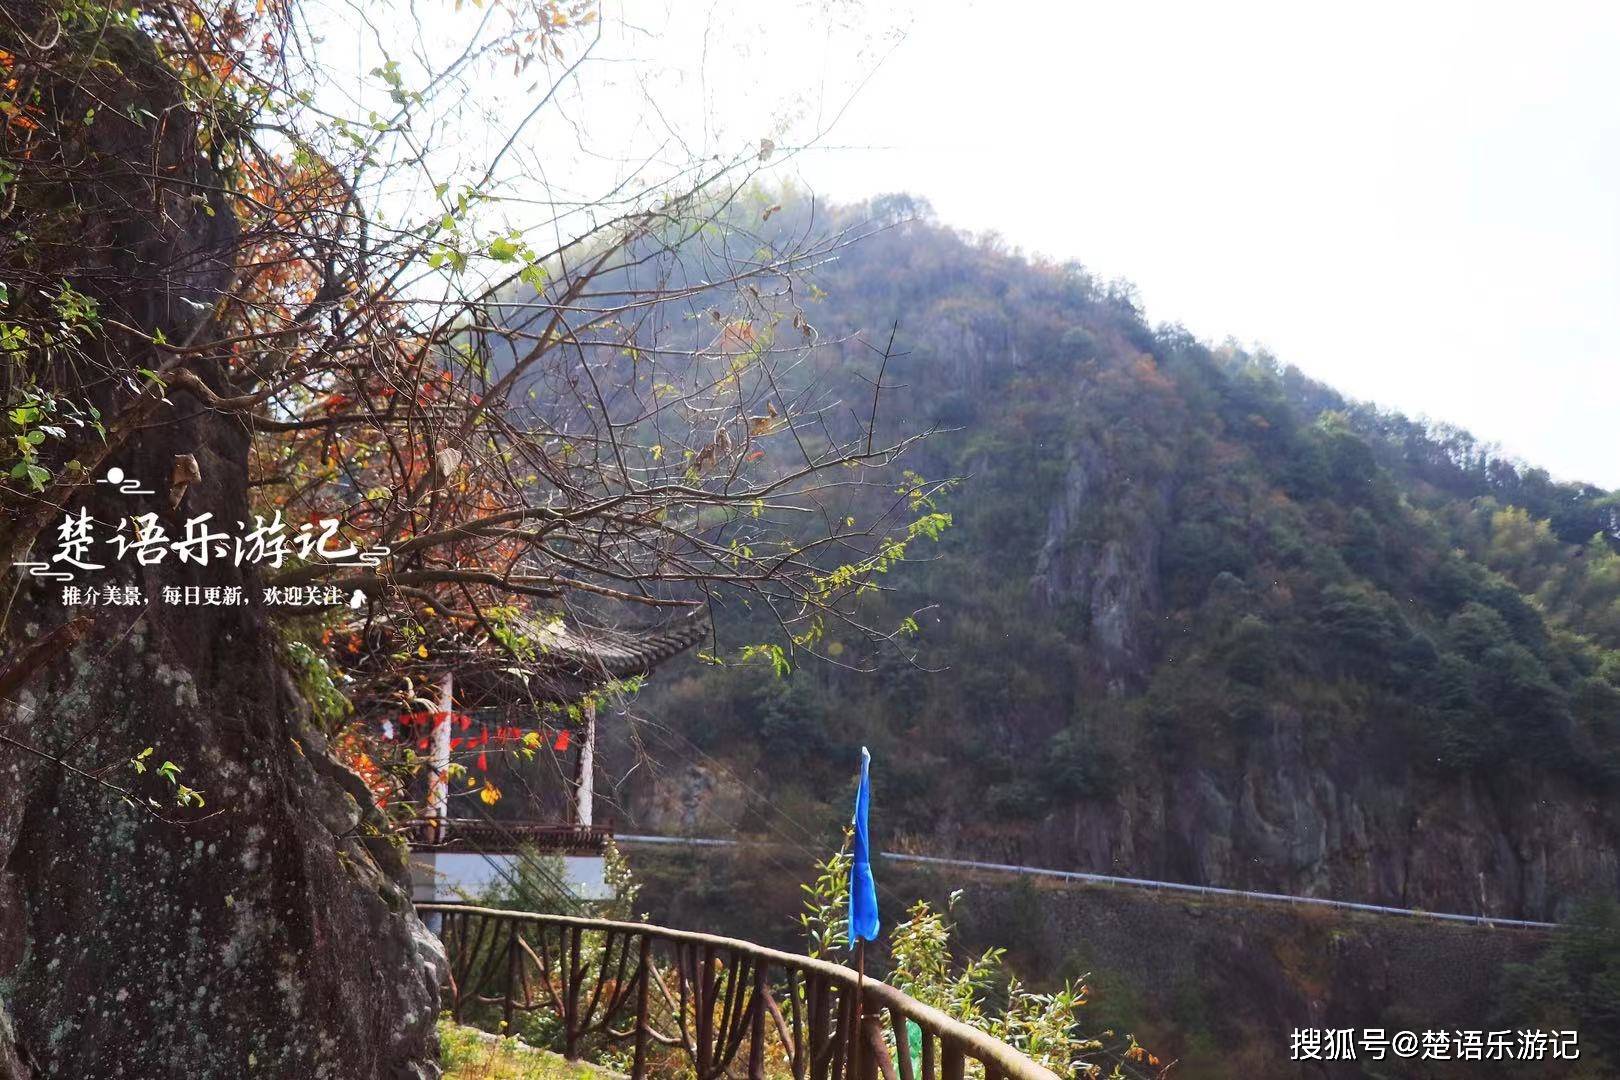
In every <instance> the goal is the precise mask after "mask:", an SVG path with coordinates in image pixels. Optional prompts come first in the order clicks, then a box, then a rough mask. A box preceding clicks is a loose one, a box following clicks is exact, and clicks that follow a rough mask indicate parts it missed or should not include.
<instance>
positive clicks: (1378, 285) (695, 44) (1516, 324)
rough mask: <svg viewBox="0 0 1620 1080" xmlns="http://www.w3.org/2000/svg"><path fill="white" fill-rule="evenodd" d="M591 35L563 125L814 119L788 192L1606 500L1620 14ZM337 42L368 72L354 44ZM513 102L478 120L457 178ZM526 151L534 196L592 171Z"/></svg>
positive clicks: (453, 25) (724, 128) (827, 2)
mask: <svg viewBox="0 0 1620 1080" xmlns="http://www.w3.org/2000/svg"><path fill="white" fill-rule="evenodd" d="M330 2H331V3H334V4H336V5H338V7H339V8H340V9H341V8H348V10H350V11H351V12H352V11H354V10H359V11H367V10H369V9H370V0H330ZM604 2H605V3H606V4H607V5H608V6H609V8H610V11H609V19H608V24H609V25H617V26H620V27H624V26H626V25H628V26H629V27H630V28H631V29H630V30H629V31H628V32H626V33H624V34H623V36H621V37H620V38H619V39H618V40H617V41H616V42H615V43H613V44H612V45H610V46H607V47H605V54H607V55H610V56H611V57H612V59H610V60H609V61H608V62H606V63H604V64H601V65H599V66H598V71H599V72H601V73H602V74H600V75H598V76H596V79H597V81H596V82H594V83H592V84H591V85H590V86H589V87H588V88H584V89H581V90H579V91H578V92H577V96H578V99H579V102H580V104H579V110H580V111H579V112H578V113H577V114H576V115H577V116H578V117H580V118H583V119H584V120H585V121H586V122H585V125H584V126H585V127H586V128H589V129H590V130H591V132H592V133H593V135H597V134H602V133H606V135H607V138H608V139H609V140H611V138H612V137H613V135H614V134H615V132H614V130H613V129H614V128H615V127H616V126H617V128H619V129H621V131H620V132H619V134H623V135H624V136H625V138H626V142H627V145H628V144H629V143H631V142H634V141H635V139H636V138H640V137H641V136H642V134H643V133H645V132H646V131H648V130H652V129H657V128H662V127H663V126H664V125H669V126H670V128H671V129H672V130H673V129H678V130H680V132H681V136H680V140H679V141H680V145H681V146H682V147H685V148H689V149H691V150H692V152H694V153H698V154H705V153H725V154H729V153H732V152H735V151H736V150H737V149H738V148H739V147H740V146H741V147H746V146H751V145H757V139H758V138H759V137H760V136H762V135H765V134H767V133H768V134H772V135H775V136H777V137H778V140H779V141H783V140H784V139H785V140H786V141H785V143H784V145H786V144H790V143H792V142H794V141H795V140H794V139H792V138H791V137H790V136H788V135H786V134H784V133H787V132H789V131H790V129H792V130H796V131H803V130H806V129H807V128H815V127H817V126H819V125H820V124H821V123H822V122H824V121H825V120H826V119H827V118H828V117H830V116H833V115H835V114H836V115H838V117H839V118H838V122H837V124H836V125H835V126H834V127H833V129H832V131H831V132H830V134H829V135H828V136H827V137H826V139H825V140H824V142H823V147H824V148H823V149H820V150H813V151H809V152H807V153H804V154H800V155H798V156H796V157H793V158H791V159H790V160H789V162H788V163H787V164H785V165H783V166H782V168H783V169H785V170H787V171H788V172H789V173H792V174H796V176H797V177H798V178H799V179H800V180H801V181H802V182H804V183H806V184H807V185H808V186H810V187H812V188H813V189H814V190H815V191H816V192H817V193H818V194H820V195H822V196H824V197H828V198H832V199H835V200H849V199H857V198H861V197H864V196H867V195H872V194H879V193H884V192H892V191H909V192H912V193H915V194H919V195H922V196H925V197H926V198H927V199H928V200H929V201H930V202H932V204H933V205H934V208H935V210H936V211H937V213H938V215H939V217H940V218H941V219H942V220H943V221H945V222H946V223H948V224H952V225H956V226H959V227H962V228H967V229H971V230H974V231H980V230H994V231H996V232H999V233H1000V234H1002V236H1003V237H1005V238H1006V239H1007V240H1008V241H1010V242H1012V243H1013V244H1016V245H1018V246H1020V247H1022V248H1023V249H1025V250H1026V251H1029V252H1039V253H1042V254H1045V255H1048V256H1051V257H1054V258H1058V259H1067V258H1076V259H1079V260H1080V261H1081V262H1083V263H1084V264H1085V265H1086V266H1087V267H1088V268H1090V269H1091V270H1092V271H1093V273H1095V274H1097V275H1098V276H1100V277H1103V278H1113V277H1124V278H1127V279H1129V280H1131V281H1133V282H1134V283H1135V284H1136V285H1137V287H1138V288H1139V290H1140V294H1141V297H1142V300H1143V302H1144V304H1145V305H1146V308H1147V313H1148V317H1149V318H1150V319H1151V320H1152V321H1154V322H1180V323H1182V324H1184V325H1185V326H1186V327H1187V328H1188V329H1190V330H1192V331H1193V332H1194V333H1196V334H1197V335H1198V336H1199V337H1201V338H1204V339H1205V340H1207V341H1210V342H1211V343H1219V342H1221V341H1222V340H1224V339H1226V338H1227V337H1232V338H1236V339H1237V340H1238V341H1239V342H1241V343H1243V344H1245V345H1250V346H1253V345H1262V346H1264V347H1266V348H1268V349H1270V350H1271V351H1272V352H1273V353H1274V354H1275V355H1276V356H1278V357H1279V358H1280V359H1281V360H1283V361H1284V362H1286V363H1292V364H1297V365H1298V366H1299V367H1300V368H1302V369H1303V370H1305V371H1306V372H1307V373H1309V374H1311V375H1313V376H1315V377H1317V378H1320V379H1322V380H1324V381H1326V382H1328V383H1330V384H1332V385H1333V386H1335V387H1337V388H1339V389H1340V390H1342V391H1344V392H1345V393H1348V394H1350V395H1352V396H1354V397H1358V398H1363V399H1368V400H1373V401H1377V402H1379V403H1380V404H1383V405H1386V406H1390V407H1394V408H1399V409H1401V410H1402V411H1404V412H1407V413H1408V414H1410V415H1414V416H1415V415H1427V416H1430V417H1433V418H1435V419H1439V420H1446V421H1450V422H1452V423H1455V424H1460V425H1462V426H1464V427H1467V428H1469V429H1470V430H1472V431H1473V432H1474V434H1475V435H1476V436H1478V437H1480V438H1481V439H1484V440H1486V441H1491V442H1497V443H1500V444H1501V445H1502V446H1503V448H1504V449H1505V450H1506V451H1507V452H1508V453H1510V454H1513V455H1516V456H1520V457H1523V458H1524V459H1526V460H1527V461H1529V462H1531V463H1533V464H1537V465H1542V466H1544V467H1546V468H1548V469H1549V470H1551V471H1552V472H1553V473H1554V475H1556V476H1558V477H1560V478H1564V479H1578V480H1588V481H1591V482H1594V483H1599V484H1602V485H1604V486H1605V487H1611V488H1613V487H1620V454H1617V453H1616V424H1615V422H1614V421H1615V417H1616V414H1617V411H1620V303H1617V301H1620V2H1610V0H1604V2H1593V3H1573V2H1563V0H1552V2H1543V3H1526V2H1523V0H1520V2H1517V3H1512V4H1509V3H1484V2H1469V3H1446V2H1438V0H1419V2H1405V3H1382V2H1362V3H1356V4H1348V5H1345V4H1340V5H1327V4H1321V3H1299V2H1298V0H1294V2H1289V3H1260V2H1256V0H1186V2H1169V0H1106V2H1096V0H1080V2H1068V3H1056V2H1039V3H1007V2H1002V3H983V2H975V0H864V2H863V0H604ZM356 4H358V5H359V7H358V8H355V7H351V5H356ZM441 8H442V10H440V9H441ZM413 10H417V8H416V5H414V4H413ZM428 11H432V12H433V14H432V15H428V14H427V12H428ZM472 12H473V9H472V8H471V7H466V8H457V9H455V10H454V11H452V6H451V4H450V3H449V0H444V3H442V4H441V5H437V6H434V5H429V7H428V8H425V9H422V13H423V16H424V17H425V18H428V20H429V22H428V23H427V24H426V25H425V27H424V28H423V29H422V30H420V31H418V32H417V35H416V36H417V37H418V39H419V40H423V39H425V40H427V41H428V42H429V43H432V42H433V41H435V40H437V39H438V38H440V37H443V38H444V39H445V40H451V39H453V38H454V34H452V33H448V32H447V31H450V30H453V29H458V28H460V27H461V26H462V25H463V21H464V20H466V19H468V18H470V17H471V16H472ZM339 21H341V18H340V19H339ZM349 21H350V22H351V23H352V22H355V19H354V18H353V17H352V15H351V16H350V18H349ZM407 22H410V21H407ZM333 34H334V37H333V40H332V41H330V42H329V43H328V46H327V49H326V52H325V57H326V58H327V59H328V60H329V61H331V62H341V61H342V59H343V58H344V57H346V56H347V53H348V52H349V51H351V50H353V51H355V52H356V55H355V57H354V59H353V61H352V64H353V70H355V71H357V72H364V71H366V70H367V69H368V68H369V67H370V66H371V64H372V63H373V61H372V60H371V59H369V58H368V57H367V56H364V55H361V53H363V52H364V51H365V46H367V45H369V43H371V42H372V40H373V38H374V37H375V36H376V34H375V31H372V30H367V31H366V32H365V33H362V34H355V33H353V32H352V31H347V32H346V31H342V30H334V31H333ZM896 42H897V43H896ZM623 60H633V61H634V62H633V63H623V62H621V61H623ZM649 63H650V64H651V65H653V66H654V67H657V68H658V69H659V70H660V72H661V75H659V76H658V77H656V80H655V81H651V82H643V81H642V80H647V79H650V78H652V77H651V76H649V75H648V74H647V73H648V70H649V68H648V65H649ZM862 80H865V81H864V85H862V88H861V89H860V91H859V93H857V94H856V95H855V96H854V97H853V99H852V100H851V99H850V98H849V94H850V89H851V87H852V86H854V85H857V84H860V83H861V82H862ZM354 81H355V85H356V86H358V85H359V84H360V80H359V79H358V78H357V79H356V80H354ZM522 81H523V80H512V79H509V78H496V79H492V80H489V81H487V82H485V83H482V84H480V85H478V86H476V87H473V88H471V90H470V93H469V98H471V97H484V98H487V99H488V100H487V105H488V106H489V115H490V116H491V117H493V118H494V120H492V121H490V122H489V124H488V126H484V125H481V124H480V123H478V122H476V121H475V120H474V119H472V117H471V114H470V113H469V115H468V117H466V118H464V119H462V120H460V121H458V124H459V130H460V132H461V133H462V136H461V137H462V139H463V140H464V141H465V142H467V143H468V146H467V154H468V155H469V157H470V158H471V159H478V158H479V155H480V154H482V153H485V152H487V149H488V148H487V147H482V146H479V145H474V144H476V143H477V142H478V140H480V139H482V140H484V141H486V142H491V143H492V144H493V145H498V144H499V142H500V141H501V140H502V139H503V138H504V137H505V132H504V129H503V126H502V124H503V122H504V121H505V120H506V118H509V117H511V116H513V115H522V113H523V112H524V111H526V109H527V107H528V106H527V105H520V95H519V91H518V85H519V83H520V82H522ZM615 87H616V88H615ZM372 91H373V92H375V91H376V87H373V88H372ZM629 91H634V92H633V93H632V92H629ZM637 95H642V96H646V97H647V98H648V99H649V100H653V101H656V102H657V107H656V110H655V111H654V112H653V113H652V114H650V115H649V114H648V113H647V112H646V111H645V110H640V111H638V109H637V108H635V107H633V105H632V103H633V101H634V99H635V98H636V97H637ZM846 103H847V108H845V107H844V106H845V104H846ZM840 109H842V112H841V113H840ZM649 120H651V121H652V123H651V124H650V125H649V123H648V121H649ZM570 122H572V120H570ZM558 131H560V132H561V136H562V137H561V139H560V140H559V139H558V137H557V132H558ZM658 138H660V139H662V138H664V136H663V135H659V136H658ZM526 139H532V140H533V147H532V151H531V153H532V155H533V156H532V160H533V161H534V162H536V163H537V167H549V168H550V169H551V170H552V171H553V173H554V174H555V175H558V176H566V177H578V176H583V175H585V174H586V173H588V172H590V170H591V168H593V167H595V166H593V165H592V164H591V162H592V161H595V160H598V159H590V158H581V157H579V155H578V154H577V153H575V154H574V155H573V159H572V160H573V161H574V163H575V164H574V165H573V166H570V165H569V164H568V161H569V158H570V151H569V147H570V146H571V145H572V144H573V143H574V142H575V139H574V135H573V131H572V129H571V128H567V127H563V128H554V129H553V130H552V133H551V134H547V132H546V131H545V130H544V129H535V130H532V131H530V132H528V133H526ZM610 159H611V155H607V156H605V157H602V158H601V159H599V160H610ZM627 160H636V157H635V155H629V157H628V158H627ZM580 162H584V163H585V167H584V168H583V169H581V168H580V167H579V163H580ZM547 163H550V164H549V166H548V164H547ZM521 183H522V181H521V180H520V181H518V184H519V186H521Z"/></svg>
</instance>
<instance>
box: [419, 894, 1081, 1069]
mask: <svg viewBox="0 0 1620 1080" xmlns="http://www.w3.org/2000/svg"><path fill="white" fill-rule="evenodd" d="M417 911H418V912H419V913H420V914H421V915H423V916H424V917H432V916H437V917H438V919H439V927H440V930H439V933H440V937H441V939H442V940H443V942H444V945H445V950H446V952H447V954H448V956H449V961H450V970H449V973H448V984H447V986H446V988H445V989H446V994H447V996H448V999H449V1008H450V1011H451V1013H452V1015H454V1016H455V1017H456V1018H457V1019H458V1020H463V1021H469V1022H473V1023H484V1024H488V1025H491V1026H493V1025H494V1023H495V1022H496V1021H497V1020H499V1021H504V1023H505V1025H506V1030H508V1031H513V1030H516V1026H517V1024H518V1023H519V1021H520V1020H521V1019H522V1018H523V1017H524V1016H525V1015H526V1014H534V1013H538V1012H545V1013H549V1014H550V1016H551V1018H552V1021H553V1022H554V1023H555V1024H557V1025H559V1026H560V1042H561V1049H562V1052H563V1054H564V1056H566V1057H568V1058H569V1059H571V1060H578V1059H580V1058H582V1057H584V1056H585V1055H586V1054H587V1053H592V1052H598V1051H601V1050H604V1049H606V1050H615V1049H623V1050H627V1051H628V1052H629V1054H630V1062H631V1065H630V1075H631V1076H632V1077H634V1078H636V1080H640V1078H642V1077H646V1076H661V1075H675V1074H680V1075H683V1076H689V1077H692V1078H694V1080H720V1078H722V1077H744V1076H746V1077H747V1078H748V1080H766V1078H767V1077H769V1078H772V1080H787V1078H789V1077H791V1078H792V1080H877V1078H878V1077H880V1076H881V1077H882V1078H883V1080H964V1077H966V1076H969V1075H972V1076H975V1077H977V1076H983V1077H984V1078H985V1080H1058V1077H1057V1074H1056V1073H1053V1072H1052V1071H1051V1070H1049V1069H1046V1068H1044V1067H1042V1066H1041V1065H1039V1064H1037V1063H1036V1062H1034V1061H1031V1060H1030V1059H1029V1058H1027V1057H1025V1056H1024V1055H1023V1054H1020V1053H1019V1052H1018V1051H1016V1050H1014V1049H1013V1048H1012V1047H1010V1046H1008V1045H1006V1044H1005V1043H1003V1042H1000V1041H998V1040H996V1039H993V1038H991V1037H990V1036H988V1035H986V1034H984V1033H983V1032H981V1031H977V1030H975V1029H974V1028H971V1027H968V1026H967V1025H966V1024H963V1023H961V1022H960V1021H957V1020H955V1019H953V1018H951V1017H949V1016H947V1015H945V1014H944V1013H942V1012H940V1011H939V1010H938V1009H935V1008H932V1007H931V1006H928V1005H924V1004H923V1003H922V1002H920V1001H916V1000H914V999H912V998H910V997H908V996H906V995H905V994H903V993H901V992H900V991H898V990H896V989H894V988H893V987H891V986H887V985H885V984H884V983H882V982H878V981H876V980H874V979H870V978H863V977H861V976H858V975H857V974H856V973H855V972H854V971H852V970H851V969H849V968H846V967H841V966H839V965H837V964H830V963H827V962H826V961H822V960H815V959H811V958H810V957H805V956H794V955H793V954H791V953H785V952H778V951H776V950H775V949H767V948H765V947H763V946H760V945H755V944H752V943H751V942H747V941H739V940H736V939H734V938H723V937H715V936H712V935H709V934H698V933H691V932H688V931H683V930H670V929H666V928H664V927H659V926H649V925H647V924H645V923H625V922H611V921H608V920H604V919H582V918H574V917H570V916H565V915H538V914H533V913H530V912H520V911H497V910H494V909H491V908H481V907H471V906H467V905H462V904H419V905H417ZM855 1032H859V1033H860V1037H859V1038H855V1037H854V1033H855Z"/></svg>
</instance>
